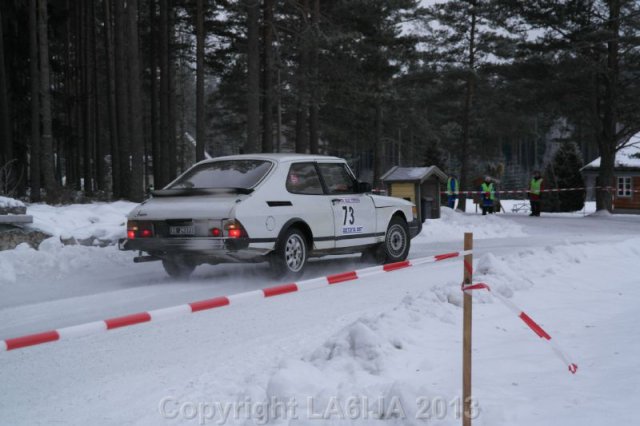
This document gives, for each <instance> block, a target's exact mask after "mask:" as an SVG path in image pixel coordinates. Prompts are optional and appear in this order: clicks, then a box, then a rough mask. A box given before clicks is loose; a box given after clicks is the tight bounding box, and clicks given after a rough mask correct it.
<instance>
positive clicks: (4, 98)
mask: <svg viewBox="0 0 640 426" xmlns="http://www.w3.org/2000/svg"><path fill="white" fill-rule="evenodd" d="M2 31H3V30H2V11H0V129H1V132H0V137H1V138H2V145H3V149H2V152H1V153H0V168H2V167H5V169H4V173H5V175H4V176H0V180H4V182H3V183H4V188H0V191H2V190H3V189H5V190H7V192H8V191H10V190H12V189H13V187H14V186H15V177H16V176H15V173H14V171H15V170H16V167H15V165H14V164H12V163H11V162H12V161H13V160H14V156H13V136H12V131H11V119H10V117H9V92H8V91H7V74H6V70H5V67H4V66H5V64H4V40H3V38H4V35H3V34H4V33H3V32H2Z"/></svg>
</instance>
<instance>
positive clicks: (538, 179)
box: [529, 170, 543, 216]
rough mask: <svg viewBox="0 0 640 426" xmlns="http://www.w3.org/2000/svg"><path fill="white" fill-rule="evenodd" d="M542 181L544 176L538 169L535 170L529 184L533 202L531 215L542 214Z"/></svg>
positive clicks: (530, 199)
mask: <svg viewBox="0 0 640 426" xmlns="http://www.w3.org/2000/svg"><path fill="white" fill-rule="evenodd" d="M542 183H543V179H542V176H541V175H540V172H539V171H538V170H536V171H535V172H533V177H532V178H531V183H530V184H529V202H530V203H531V214H530V215H529V216H540V209H541V207H542V200H541V198H542V189H543V187H542Z"/></svg>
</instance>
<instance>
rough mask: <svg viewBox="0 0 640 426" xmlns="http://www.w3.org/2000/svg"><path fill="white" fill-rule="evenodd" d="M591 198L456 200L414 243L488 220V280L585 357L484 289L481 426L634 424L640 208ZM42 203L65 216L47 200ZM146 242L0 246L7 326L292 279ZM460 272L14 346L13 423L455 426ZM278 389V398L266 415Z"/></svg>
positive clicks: (8, 369)
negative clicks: (201, 262)
mask: <svg viewBox="0 0 640 426" xmlns="http://www.w3.org/2000/svg"><path fill="white" fill-rule="evenodd" d="M509 203H511V202H509ZM509 203H505V204H506V207H505V208H506V210H507V212H511V208H510V204H509ZM513 203H515V202H513ZM72 207H73V206H72ZM85 207H86V206H85ZM124 207H125V206H114V205H102V207H98V206H95V205H94V206H89V209H88V210H89V212H85V211H84V210H83V209H81V208H80V207H77V209H78V210H77V211H76V212H77V215H75V216H74V217H84V218H87V219H86V220H85V219H83V220H82V221H81V222H78V225H82V224H85V225H86V226H91V225H93V226H96V227H100V226H103V227H104V228H105V233H108V232H113V233H114V234H115V233H117V232H118V229H117V224H118V221H123V219H122V217H121V216H118V214H117V213H115V212H116V211H118V210H119V211H122V210H125V211H126V208H124ZM74 208H75V207H74ZM38 209H40V210H39V211H40V212H42V213H41V214H39V212H38V211H37V210H38ZM47 209H51V210H47ZM592 209H593V206H591V205H590V206H588V207H587V210H586V211H585V212H580V213H576V214H563V215H549V214H543V216H542V217H541V218H530V217H528V216H526V214H523V213H520V214H514V213H508V214H500V215H494V216H491V217H482V216H480V215H475V214H473V213H468V214H465V215H462V214H459V213H454V212H452V211H450V210H448V209H443V218H442V219H440V220H434V221H429V223H427V225H426V226H425V229H424V231H423V233H422V234H421V235H420V236H418V237H417V238H416V239H414V240H413V246H412V250H411V254H410V257H413V258H415V257H420V256H425V255H430V254H437V253H444V252H448V251H452V250H460V249H461V248H462V247H461V241H462V235H463V232H465V231H473V232H474V235H475V237H476V240H475V252H474V259H475V262H474V263H475V270H476V275H475V281H484V282H487V283H488V284H489V285H491V286H492V287H493V288H494V289H495V290H497V291H500V293H501V294H503V295H505V296H507V297H509V298H510V299H511V300H512V301H513V302H514V303H516V304H518V305H519V306H521V307H522V308H523V309H525V310H526V311H527V313H528V314H529V315H530V316H532V317H533V318H534V319H535V320H537V321H538V322H539V323H540V324H541V325H542V326H543V327H544V328H545V329H546V330H547V331H548V332H549V333H550V334H551V336H552V337H553V338H554V340H556V341H557V342H558V343H559V344H560V345H561V346H562V348H563V349H565V351H566V352H568V353H569V354H571V355H572V358H573V360H574V361H575V362H576V363H577V364H578V365H579V370H578V373H577V374H576V375H575V376H574V375H571V374H570V373H569V372H568V371H567V369H566V367H565V366H563V365H562V364H561V362H560V361H559V360H558V359H557V358H556V357H555V356H554V355H553V353H552V352H551V350H550V349H549V347H548V346H547V345H545V344H543V343H542V341H541V340H540V339H539V338H538V337H537V336H535V335H534V334H533V333H532V332H531V331H530V330H529V329H527V328H526V327H525V326H524V325H523V324H522V322H521V321H520V320H519V319H518V318H516V317H515V316H514V315H513V314H512V313H511V312H510V311H508V310H507V309H505V308H504V307H503V306H502V305H501V304H500V303H498V302H495V301H493V300H492V299H491V298H490V297H489V296H488V295H486V294H479V295H478V297H477V299H476V304H475V306H474V355H473V356H474V371H473V374H474V375H473V389H474V396H475V401H474V402H475V403H476V404H477V407H478V412H479V414H478V418H477V419H476V420H474V424H475V425H491V426H493V425H514V424H518V425H539V424H552V425H601V424H605V423H612V424H634V423H635V421H634V420H633V419H634V418H635V417H633V414H632V413H633V410H631V409H630V408H631V407H634V406H637V404H639V403H640V391H638V383H640V361H638V354H640V331H638V329H637V325H636V324H637V321H638V319H639V317H640V314H638V313H637V312H638V308H637V300H639V299H640V286H639V285H638V278H637V277H638V276H639V275H640V232H639V231H640V217H639V216H625V215H615V216H610V215H604V216H598V217H593V216H589V215H588V214H589V213H591V212H592ZM103 210H106V211H107V212H108V213H105V214H104V215H103V214H102V213H101V212H102V211H103ZM29 214H34V216H35V217H36V219H37V220H38V216H40V220H41V223H53V222H52V221H53V219H51V217H52V216H54V217H61V215H60V214H58V213H56V210H55V209H53V208H49V207H46V206H40V207H38V208H34V207H33V206H30V207H29ZM89 217H95V218H97V219H99V220H98V221H94V222H93V224H92V223H91V220H89V219H88V218H89ZM107 217H111V219H106V218H107ZM62 222H64V221H62ZM36 223H37V222H36ZM59 223H60V221H59ZM120 223H121V222H120ZM80 227H82V226H80ZM52 228H53V229H54V231H55V234H56V235H62V233H63V232H62V231H64V230H60V228H57V227H56V226H55V224H54V225H52ZM109 229H111V230H112V231H108V230H109ZM72 231H73V227H72ZM94 231H95V230H94ZM131 257H132V255H131V254H130V253H126V252H125V253H123V252H118V251H117V250H116V248H115V247H113V246H111V247H107V248H98V247H82V246H66V247H63V246H61V245H60V244H59V243H58V242H57V241H56V240H55V239H50V240H47V241H45V243H43V246H42V247H41V248H40V250H39V251H36V250H33V249H30V248H28V247H25V246H21V247H19V248H17V249H16V250H11V251H5V252H0V295H2V297H1V298H0V339H4V338H9V337H14V336H18V335H22V334H26V333H32V332H38V331H43V330H48V329H51V328H58V327H64V326H68V325H75V324H79V323H82V322H87V321H93V320H99V319H103V318H109V317H114V316H118V315H123V314H128V313H133V312H138V311H143V310H148V309H155V308H161V307H166V306H172V305H176V304H180V303H185V302H189V301H194V300H199V299H204V298H209V297H214V296H217V295H227V294H232V293H237V292H241V291H246V290H253V289H258V288H262V287H266V286H270V285H274V284H277V283H276V282H273V281H268V280H265V279H264V278H263V277H262V276H263V275H264V274H263V273H264V272H265V270H266V266H263V265H251V266H238V265H226V266H217V267H200V268H198V269H197V270H196V272H195V274H194V276H193V278H192V279H191V280H190V281H188V282H176V281H173V280H171V279H169V278H167V277H165V275H164V272H163V271H162V267H161V265H159V264H157V263H147V264H133V263H131ZM357 267H361V265H360V264H358V263H357V261H356V259H354V258H353V257H344V258H339V259H332V260H318V261H314V262H313V263H312V264H311V265H310V267H309V270H308V271H307V273H306V275H305V277H306V278H311V277H314V276H321V275H326V274H328V273H332V272H340V271H344V270H350V269H354V268H357ZM461 276H462V266H461V262H460V261H459V260H451V261H447V262H442V263H439V264H437V265H427V266H422V267H419V268H418V267H416V268H409V269H407V270H402V271H396V272H393V273H389V274H385V275H381V276H375V277H369V278H366V279H364V280H358V281H354V282H351V283H344V284H341V285H338V286H333V287H332V288H326V289H320V290H315V291H310V292H306V293H293V294H290V295H284V296H280V297H277V298H273V299H268V300H265V301H263V302H260V303H257V304H252V305H243V306H238V307H235V306H232V307H229V308H223V309H218V310H215V311H210V312H202V313H198V314H195V315H192V316H190V317H188V318H185V319H181V320H179V321H174V322H164V323H162V322H160V323H150V324H143V325H139V326H134V327H129V328H125V329H121V330H115V331H111V332H109V333H106V334H103V335H97V336H87V337H85V338H78V339H74V340H69V341H61V342H56V343H51V344H46V345H42V346H38V347H32V348H26V349H22V350H16V351H11V352H8V353H0V424H7V425H19V424H25V425H31V424H110V425H111V424H113V425H120V424H141V425H147V424H154V425H155V424H182V423H184V424H200V423H204V424H242V425H251V424H264V423H265V422H266V423H268V424H292V425H293V424H296V425H297V424H312V425H313V424H360V425H369V424H403V425H404V424H407V425H408V424H433V425H454V424H455V425H457V424H460V421H459V420H458V419H457V418H456V407H457V406H458V405H459V399H460V393H461V390H460V389H461V379H460V377H461V371H460V368H461V366H460V360H461V334H462V333H461V331H462V325H461V321H462V312H461V309H460V307H459V305H460V300H461V294H460V291H459V284H460V281H461ZM266 402H271V403H272V405H271V407H272V409H274V410H275V411H277V412H276V413H269V412H266V415H265V413H264V412H263V411H264V408H265V407H267V405H266ZM287 404H288V405H287ZM363 407H365V408H367V410H364V412H363V410H362V408H363ZM285 408H288V411H287V410H285ZM225 410H226V411H225ZM229 410H231V411H230V412H229ZM234 411H235V413H234ZM261 414H262V415H261ZM269 414H271V415H269ZM273 414H276V415H275V416H274V415H273ZM426 416H430V418H429V419H426ZM206 417H212V418H211V419H207V418H206ZM294 417H297V419H296V418H294ZM319 417H320V418H319ZM322 417H325V418H324V419H322ZM380 417H382V419H380ZM351 419H354V420H353V421H352V420H351ZM201 420H202V421H201Z"/></svg>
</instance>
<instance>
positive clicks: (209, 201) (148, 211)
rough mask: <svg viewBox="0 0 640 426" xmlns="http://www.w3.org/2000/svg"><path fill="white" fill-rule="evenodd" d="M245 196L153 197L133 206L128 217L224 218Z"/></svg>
mask: <svg viewBox="0 0 640 426" xmlns="http://www.w3.org/2000/svg"><path fill="white" fill-rule="evenodd" d="M246 197H247V196H246V195H238V194H216V195H190V196H183V197H154V198H150V199H148V200H146V201H145V202H143V203H142V204H140V205H139V206H137V207H136V208H134V209H133V210H132V211H131V213H129V216H128V219H131V220H165V219H225V218H228V217H230V216H231V211H232V209H233V208H234V207H235V205H236V204H237V203H238V202H240V201H242V200H244V199H245V198H246Z"/></svg>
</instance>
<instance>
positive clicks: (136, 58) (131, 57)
mask: <svg viewBox="0 0 640 426" xmlns="http://www.w3.org/2000/svg"><path fill="white" fill-rule="evenodd" d="M127 17H128V21H129V25H128V29H129V31H128V34H129V37H128V38H129V43H128V50H127V59H128V60H127V63H128V64H129V102H130V104H129V107H130V111H131V115H130V117H129V122H130V124H131V187H130V189H129V199H130V200H132V201H138V202H140V201H142V199H143V196H144V188H143V174H144V164H143V159H142V157H143V155H144V132H143V128H142V125H143V123H144V114H143V113H142V87H141V83H140V79H141V72H140V50H139V48H138V0H127Z"/></svg>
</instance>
